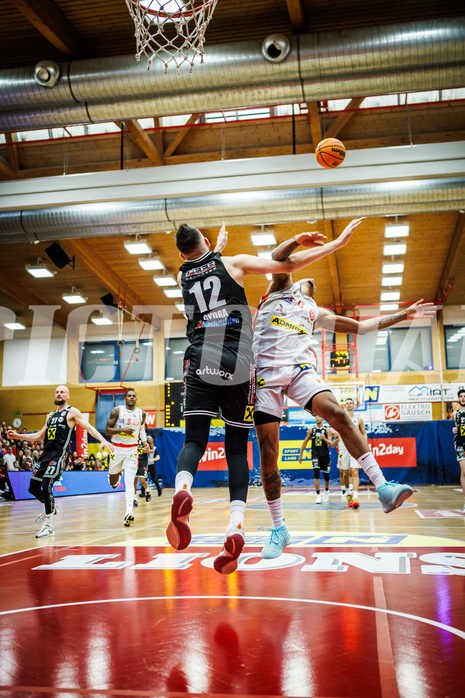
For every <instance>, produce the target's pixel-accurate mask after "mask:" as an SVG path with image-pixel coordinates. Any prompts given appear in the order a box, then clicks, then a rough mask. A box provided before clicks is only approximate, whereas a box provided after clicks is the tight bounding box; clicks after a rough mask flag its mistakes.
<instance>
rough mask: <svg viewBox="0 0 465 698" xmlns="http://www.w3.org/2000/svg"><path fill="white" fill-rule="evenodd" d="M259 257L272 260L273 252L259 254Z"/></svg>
mask: <svg viewBox="0 0 465 698" xmlns="http://www.w3.org/2000/svg"><path fill="white" fill-rule="evenodd" d="M257 257H261V258H262V259H271V250H270V251H268V252H267V251H265V250H264V251H263V252H257Z"/></svg>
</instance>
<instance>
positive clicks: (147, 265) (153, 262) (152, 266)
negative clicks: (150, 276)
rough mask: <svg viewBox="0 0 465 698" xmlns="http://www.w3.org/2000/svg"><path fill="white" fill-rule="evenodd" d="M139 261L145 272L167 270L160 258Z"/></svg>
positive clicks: (146, 258) (147, 258)
mask: <svg viewBox="0 0 465 698" xmlns="http://www.w3.org/2000/svg"><path fill="white" fill-rule="evenodd" d="M138 261H139V264H140V266H141V267H142V269H145V271H163V270H164V268H165V267H164V266H163V263H162V262H160V260H159V259H158V257H142V258H141V259H139V260H138Z"/></svg>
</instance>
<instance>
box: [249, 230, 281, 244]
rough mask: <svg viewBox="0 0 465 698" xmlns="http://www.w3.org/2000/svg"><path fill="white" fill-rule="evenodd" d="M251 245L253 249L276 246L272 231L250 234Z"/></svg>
mask: <svg viewBox="0 0 465 698" xmlns="http://www.w3.org/2000/svg"><path fill="white" fill-rule="evenodd" d="M250 239H251V240H252V245H255V247H266V246H267V245H276V238H275V236H274V232H273V231H272V230H263V231H262V232H261V233H257V232H252V233H251V234H250Z"/></svg>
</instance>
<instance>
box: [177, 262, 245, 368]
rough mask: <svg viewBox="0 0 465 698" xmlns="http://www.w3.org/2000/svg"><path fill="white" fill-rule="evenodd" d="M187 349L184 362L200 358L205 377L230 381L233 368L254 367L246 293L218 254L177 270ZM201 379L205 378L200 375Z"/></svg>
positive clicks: (187, 263)
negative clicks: (215, 377) (184, 316)
mask: <svg viewBox="0 0 465 698" xmlns="http://www.w3.org/2000/svg"><path fill="white" fill-rule="evenodd" d="M180 271H181V274H182V276H181V280H182V293H183V298H184V305H185V310H186V316H187V332H186V334H187V338H188V340H189V342H190V347H189V348H188V349H187V352H186V358H189V359H198V360H200V357H201V358H202V366H203V368H198V369H197V375H200V374H199V373H198V371H204V373H205V376H206V375H207V374H208V373H209V372H212V373H211V375H213V373H215V374H216V375H218V372H221V373H220V376H221V378H223V379H224V380H225V381H227V380H231V379H232V375H233V374H234V372H235V370H236V365H237V367H239V366H240V365H242V366H244V367H245V366H246V365H247V371H246V372H245V374H244V378H243V380H244V381H245V380H247V379H248V376H249V375H250V370H249V366H250V363H253V350H252V315H251V312H250V308H249V305H248V302H247V298H246V295H245V291H244V289H243V288H242V286H240V285H239V284H238V283H237V282H236V281H234V279H233V278H232V277H231V276H230V275H229V274H228V272H227V271H226V267H225V266H224V264H223V261H222V259H221V255H220V253H219V252H207V253H206V254H205V255H203V257H201V258H200V259H197V260H193V261H186V262H184V264H183V265H182V266H181V267H180ZM200 377H202V378H203V377H204V376H203V374H202V375H201V376H200Z"/></svg>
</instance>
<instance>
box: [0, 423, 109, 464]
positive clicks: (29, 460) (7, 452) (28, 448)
mask: <svg viewBox="0 0 465 698" xmlns="http://www.w3.org/2000/svg"><path fill="white" fill-rule="evenodd" d="M9 429H12V427H11V426H7V424H6V422H1V424H0V466H1V469H2V470H3V469H4V468H6V470H8V471H15V470H22V471H32V472H33V471H34V470H35V469H36V467H37V464H38V462H39V458H40V456H41V455H42V453H43V450H44V443H43V441H34V442H32V441H22V440H21V441H15V440H14V439H8V438H7V431H8V430H9ZM27 431H28V430H27V429H26V428H23V429H22V433H23V434H27ZM108 463H109V455H108V454H105V453H100V452H99V453H97V454H95V455H94V454H90V455H89V457H86V458H83V457H82V456H78V455H77V453H76V452H75V451H74V452H72V451H70V453H69V457H68V462H67V465H66V466H65V470H108Z"/></svg>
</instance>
